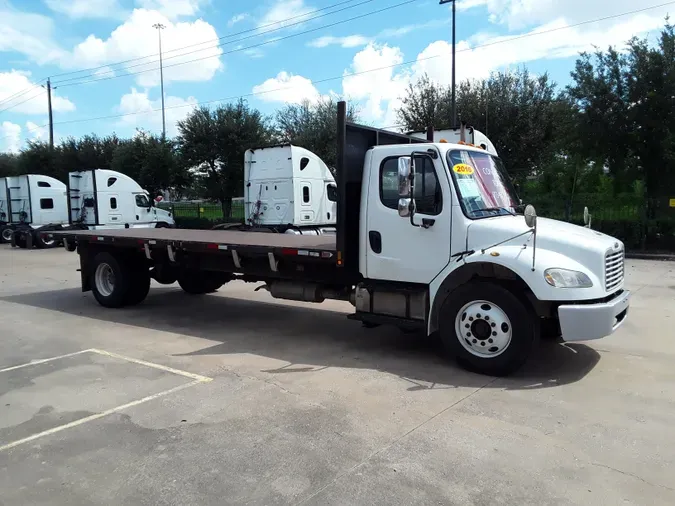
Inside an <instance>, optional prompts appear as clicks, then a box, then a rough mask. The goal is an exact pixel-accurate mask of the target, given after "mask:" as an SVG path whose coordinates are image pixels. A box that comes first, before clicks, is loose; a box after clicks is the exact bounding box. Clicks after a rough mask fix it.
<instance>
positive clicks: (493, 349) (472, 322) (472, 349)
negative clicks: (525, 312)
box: [455, 300, 512, 358]
mask: <svg viewBox="0 0 675 506" xmlns="http://www.w3.org/2000/svg"><path fill="white" fill-rule="evenodd" d="M455 333H456V334H457V339H459V342H460V343H461V344H462V346H463V347H464V349H465V350H466V351H468V352H469V353H471V354H472V355H475V356H477V357H480V358H494V357H497V356H499V355H501V354H502V353H504V351H506V349H507V348H508V347H509V344H510V343H511V333H512V326H511V320H509V317H508V316H507V315H506V313H505V312H504V311H503V310H502V308H500V307H499V306H497V305H496V304H494V303H493V302H489V301H486V300H474V301H471V302H469V303H467V304H465V305H464V306H463V307H462V308H461V309H460V310H459V312H458V313H457V316H456V317H455Z"/></svg>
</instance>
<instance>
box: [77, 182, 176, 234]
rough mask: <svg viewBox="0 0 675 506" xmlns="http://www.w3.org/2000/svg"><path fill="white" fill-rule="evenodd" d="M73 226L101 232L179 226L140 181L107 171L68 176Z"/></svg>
mask: <svg viewBox="0 0 675 506" xmlns="http://www.w3.org/2000/svg"><path fill="white" fill-rule="evenodd" d="M68 199H69V202H70V216H69V219H70V224H71V225H80V226H86V227H87V228H90V229H92V230H96V229H101V228H106V229H107V228H155V227H172V226H174V225H175V222H174V219H173V217H172V216H171V213H170V212H168V211H166V210H164V209H159V208H157V207H155V206H154V200H153V199H152V198H150V195H149V193H148V192H147V191H146V190H144V189H143V188H142V187H141V186H140V185H139V184H138V183H137V182H136V181H134V180H133V179H132V178H130V177H129V176H127V175H125V174H121V173H119V172H116V171H113V170H107V169H95V170H83V171H77V172H71V173H70V174H69V175H68Z"/></svg>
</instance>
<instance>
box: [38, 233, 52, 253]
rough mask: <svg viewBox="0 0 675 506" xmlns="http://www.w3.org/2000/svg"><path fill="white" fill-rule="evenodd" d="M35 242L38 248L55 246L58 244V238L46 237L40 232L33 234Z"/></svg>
mask: <svg viewBox="0 0 675 506" xmlns="http://www.w3.org/2000/svg"><path fill="white" fill-rule="evenodd" d="M33 244H35V247H36V248H38V249H45V248H54V247H55V246H56V239H54V238H48V237H44V236H43V235H42V234H41V233H40V232H35V233H34V234H33Z"/></svg>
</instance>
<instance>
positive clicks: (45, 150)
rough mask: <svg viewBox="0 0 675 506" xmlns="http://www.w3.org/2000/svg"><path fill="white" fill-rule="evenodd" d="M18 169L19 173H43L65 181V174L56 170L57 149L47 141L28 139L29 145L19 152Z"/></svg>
mask: <svg viewBox="0 0 675 506" xmlns="http://www.w3.org/2000/svg"><path fill="white" fill-rule="evenodd" d="M18 169H19V170H18V173H19V174H43V175H45V176H51V177H55V178H56V179H58V180H59V181H62V182H65V179H64V178H63V176H62V175H61V174H59V173H58V172H57V170H56V151H55V150H53V149H51V148H50V147H49V143H47V142H42V141H38V140H30V141H28V144H27V146H26V147H25V148H24V149H23V150H22V151H21V153H20V154H19V161H18Z"/></svg>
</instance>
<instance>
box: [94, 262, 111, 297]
mask: <svg viewBox="0 0 675 506" xmlns="http://www.w3.org/2000/svg"><path fill="white" fill-rule="evenodd" d="M94 278H95V279H94V281H95V283H96V288H97V289H98V291H99V293H100V294H101V295H103V296H104V297H109V296H110V295H111V294H112V293H113V291H114V290H115V273H114V272H113V270H112V267H110V266H109V265H108V264H104V263H102V264H99V266H98V267H97V268H96V274H95V275H94Z"/></svg>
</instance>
